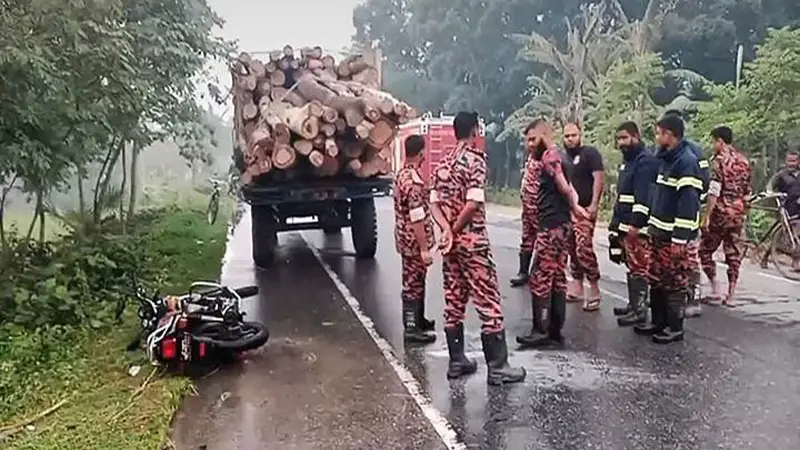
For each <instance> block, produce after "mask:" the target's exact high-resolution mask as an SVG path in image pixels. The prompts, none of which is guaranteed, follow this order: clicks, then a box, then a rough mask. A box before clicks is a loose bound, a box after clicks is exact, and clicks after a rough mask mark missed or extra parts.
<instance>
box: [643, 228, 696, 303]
mask: <svg viewBox="0 0 800 450" xmlns="http://www.w3.org/2000/svg"><path fill="white" fill-rule="evenodd" d="M650 245H651V252H650V276H649V277H648V278H649V279H650V286H651V287H652V288H653V289H659V290H662V291H665V292H677V291H686V290H687V289H688V288H689V286H690V285H691V283H692V279H693V276H694V274H695V272H696V270H697V257H696V256H695V257H693V256H692V252H693V250H692V248H691V245H692V244H691V243H689V244H685V245H673V244H672V242H671V241H669V240H653V241H652V242H651V244H650Z"/></svg>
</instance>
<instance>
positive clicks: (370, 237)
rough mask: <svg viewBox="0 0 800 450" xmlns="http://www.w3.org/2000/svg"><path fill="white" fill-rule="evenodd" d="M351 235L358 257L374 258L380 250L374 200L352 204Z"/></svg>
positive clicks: (367, 199)
mask: <svg viewBox="0 0 800 450" xmlns="http://www.w3.org/2000/svg"><path fill="white" fill-rule="evenodd" d="M350 233H351V236H352V238H353V247H355V251H356V257H357V258H360V259H372V258H374V257H375V252H376V251H377V249H378V217H377V213H376V211H375V201H374V199H372V198H366V199H357V200H353V201H352V202H351V204H350Z"/></svg>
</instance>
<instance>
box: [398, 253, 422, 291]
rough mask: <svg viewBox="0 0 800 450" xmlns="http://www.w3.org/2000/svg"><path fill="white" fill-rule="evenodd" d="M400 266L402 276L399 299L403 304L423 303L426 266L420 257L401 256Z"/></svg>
mask: <svg viewBox="0 0 800 450" xmlns="http://www.w3.org/2000/svg"><path fill="white" fill-rule="evenodd" d="M400 264H401V267H402V269H401V270H402V274H403V287H402V290H401V291H400V297H401V298H402V299H403V301H404V302H413V301H425V279H426V278H427V276H428V266H426V265H425V262H424V261H423V260H422V257H421V256H420V255H402V256H401V257H400Z"/></svg>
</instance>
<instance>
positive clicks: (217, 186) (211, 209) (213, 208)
mask: <svg viewBox="0 0 800 450" xmlns="http://www.w3.org/2000/svg"><path fill="white" fill-rule="evenodd" d="M223 183H224V182H223V181H220V180H216V179H214V178H212V179H211V184H212V191H211V198H210V199H209V200H208V208H206V220H208V224H209V225H214V224H215V223H216V222H217V215H218V214H219V197H220V193H221V192H222V185H223Z"/></svg>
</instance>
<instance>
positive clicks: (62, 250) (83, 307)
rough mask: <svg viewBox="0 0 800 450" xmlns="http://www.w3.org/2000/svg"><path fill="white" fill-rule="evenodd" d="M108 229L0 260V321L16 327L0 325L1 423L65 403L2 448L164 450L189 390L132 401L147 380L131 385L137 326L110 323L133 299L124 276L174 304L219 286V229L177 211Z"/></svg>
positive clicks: (19, 250) (174, 383) (162, 385)
mask: <svg viewBox="0 0 800 450" xmlns="http://www.w3.org/2000/svg"><path fill="white" fill-rule="evenodd" d="M116 225H120V224H113V223H111V224H107V226H104V228H103V230H105V234H93V235H87V236H84V237H83V238H77V237H74V236H73V237H66V238H63V239H61V240H59V241H55V242H53V243H51V244H47V245H38V244H30V245H24V244H23V243H22V242H20V241H19V240H13V246H12V249H13V251H12V252H9V254H6V255H4V256H3V257H2V259H0V264H2V266H0V288H1V289H3V292H4V293H5V292H14V293H13V294H8V295H5V294H0V299H2V303H0V320H4V321H8V320H9V318H11V319H16V320H15V321H14V320H12V321H10V322H9V323H4V324H3V325H0V423H2V424H3V425H4V426H7V425H6V424H17V423H19V422H21V421H22V420H24V419H26V418H30V417H34V416H36V415H37V414H39V413H40V412H42V411H43V410H45V409H48V408H50V407H52V406H53V405H54V404H56V403H58V402H59V401H66V403H64V404H63V406H62V407H61V408H60V409H58V410H57V411H56V412H54V413H53V414H51V415H49V416H47V417H45V418H42V419H40V420H37V421H36V423H35V424H34V425H35V429H33V430H26V429H24V428H23V429H20V430H18V431H17V432H16V433H14V434H13V436H11V437H10V439H7V440H4V436H3V435H2V434H3V433H0V447H2V448H8V449H9V450H23V449H31V448H36V449H43V450H46V449H53V450H55V449H62V448H70V449H72V448H76V449H77V448H80V449H106V448H113V449H117V450H128V449H130V450H134V449H135V450H140V449H154V450H155V449H159V448H165V447H164V445H165V443H166V442H168V436H169V422H170V419H171V417H172V415H173V413H174V411H175V410H176V409H177V407H178V405H179V401H180V399H181V397H182V396H183V395H185V394H186V393H187V392H188V390H189V388H190V382H189V380H187V379H186V378H183V377H155V378H153V379H152V380H150V381H149V383H148V384H146V388H145V391H146V392H143V393H142V395H140V396H138V397H136V398H133V397H132V396H131V393H132V392H135V391H137V390H141V389H142V388H141V386H144V385H145V380H146V379H149V375H150V370H151V369H146V370H142V371H141V373H139V374H137V375H135V376H132V375H129V374H128V367H130V366H131V365H144V364H146V361H145V360H144V356H143V355H142V354H141V353H134V354H130V353H127V352H125V347H126V345H128V344H129V343H130V341H131V339H132V338H133V337H134V336H135V335H136V332H137V331H138V327H139V325H138V319H137V317H136V315H135V314H134V310H135V307H130V308H128V309H127V311H126V312H125V314H124V315H123V316H122V322H121V323H116V322H115V321H114V320H113V319H114V315H115V314H114V311H115V307H116V305H117V299H118V298H120V292H121V293H125V292H128V291H129V290H130V274H136V273H138V274H139V276H141V277H142V281H143V282H147V281H150V282H153V281H157V282H158V285H159V287H160V288H161V289H162V290H163V291H164V292H173V293H180V292H181V291H183V290H184V289H185V288H186V287H187V286H188V283H190V282H191V281H193V280H196V279H211V280H215V279H217V278H218V276H219V270H220V262H221V260H222V256H223V254H224V251H225V234H226V225H225V223H224V221H221V222H220V223H217V224H215V225H208V224H207V223H206V222H205V215H204V213H203V211H199V210H195V211H192V210H185V209H183V210H182V209H179V208H176V207H173V208H168V209H162V210H157V211H148V212H145V213H143V214H140V215H137V217H135V218H134V220H133V221H132V222H131V223H130V224H129V226H128V227H127V233H126V234H124V235H119V236H117V235H114V234H112V231H118V230H121V229H122V227H121V226H116ZM48 280H53V281H48ZM15 283H18V285H15ZM130 306H134V305H130ZM111 324H113V326H106V325H111ZM131 405H132V406H131ZM117 414H122V416H120V417H119V418H118V420H111V418H112V417H115V416H116V415H117Z"/></svg>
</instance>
